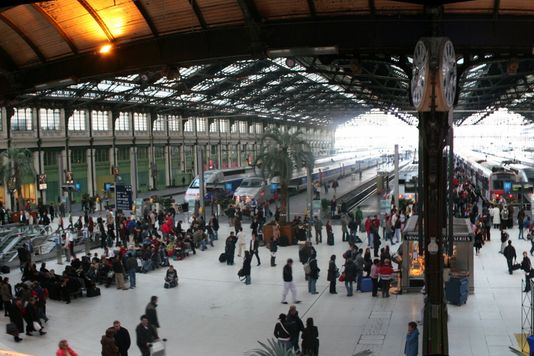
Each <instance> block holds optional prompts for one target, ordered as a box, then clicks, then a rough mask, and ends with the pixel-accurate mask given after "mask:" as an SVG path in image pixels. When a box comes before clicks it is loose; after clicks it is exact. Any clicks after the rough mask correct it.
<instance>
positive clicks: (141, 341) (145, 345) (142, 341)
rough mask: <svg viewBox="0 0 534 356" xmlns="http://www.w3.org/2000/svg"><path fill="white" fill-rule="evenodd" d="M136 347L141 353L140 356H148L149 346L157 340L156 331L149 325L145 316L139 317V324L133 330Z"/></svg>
mask: <svg viewBox="0 0 534 356" xmlns="http://www.w3.org/2000/svg"><path fill="white" fill-rule="evenodd" d="M135 335H136V338H137V347H139V350H140V351H141V356H150V347H149V344H151V343H153V342H154V341H156V340H158V339H159V336H158V331H157V330H156V328H155V327H154V326H153V325H151V324H150V322H149V321H148V317H147V316H146V315H143V316H141V323H139V325H137V327H136V328H135Z"/></svg>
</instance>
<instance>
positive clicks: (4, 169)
mask: <svg viewBox="0 0 534 356" xmlns="http://www.w3.org/2000/svg"><path fill="white" fill-rule="evenodd" d="M28 175H32V176H33V175H35V168H34V167H33V157H32V153H31V151H30V150H28V149H26V148H8V149H7V150H5V151H3V152H2V153H0V181H1V182H2V184H6V183H8V182H9V184H10V185H11V184H12V187H10V188H13V189H15V190H16V191H17V202H18V206H19V209H21V208H22V207H23V206H24V197H23V196H22V190H21V187H22V177H24V176H28Z"/></svg>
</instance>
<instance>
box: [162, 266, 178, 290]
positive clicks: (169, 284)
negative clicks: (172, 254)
mask: <svg viewBox="0 0 534 356" xmlns="http://www.w3.org/2000/svg"><path fill="white" fill-rule="evenodd" d="M176 286H178V273H177V272H176V270H175V269H174V267H173V266H172V265H170V266H169V269H168V270H167V273H166V274H165V285H164V287H165V288H174V287H176Z"/></svg>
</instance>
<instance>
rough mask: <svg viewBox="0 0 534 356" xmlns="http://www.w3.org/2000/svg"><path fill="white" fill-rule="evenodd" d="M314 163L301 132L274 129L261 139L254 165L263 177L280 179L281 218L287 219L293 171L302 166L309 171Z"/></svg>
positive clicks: (308, 146)
mask: <svg viewBox="0 0 534 356" xmlns="http://www.w3.org/2000/svg"><path fill="white" fill-rule="evenodd" d="M314 163H315V158H314V156H313V152H312V150H311V147H310V145H309V144H308V142H306V140H305V139H304V138H303V133H302V131H297V132H294V133H289V132H282V131H280V130H278V129H276V128H275V129H273V130H271V131H269V132H266V133H264V134H263V136H262V137H261V139H260V151H259V154H258V157H257V159H256V165H257V166H259V167H260V168H261V172H262V175H263V176H264V177H268V178H274V177H279V179H280V191H281V207H280V213H281V214H280V215H281V216H286V217H287V218H288V217H289V209H288V188H289V181H290V180H291V175H292V173H293V170H294V169H297V168H301V167H303V166H304V167H306V168H307V169H308V171H311V170H312V169H313V165H314ZM308 176H309V174H308Z"/></svg>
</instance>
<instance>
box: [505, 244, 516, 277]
mask: <svg viewBox="0 0 534 356" xmlns="http://www.w3.org/2000/svg"><path fill="white" fill-rule="evenodd" d="M503 255H504V257H506V263H507V264H508V273H510V274H512V273H513V269H512V266H513V261H514V260H515V259H516V258H517V255H516V253H515V248H514V246H512V241H511V240H508V246H506V247H505V248H504V251H503Z"/></svg>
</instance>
